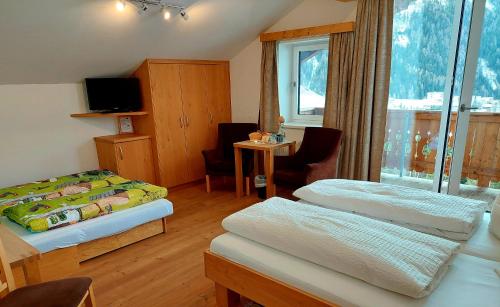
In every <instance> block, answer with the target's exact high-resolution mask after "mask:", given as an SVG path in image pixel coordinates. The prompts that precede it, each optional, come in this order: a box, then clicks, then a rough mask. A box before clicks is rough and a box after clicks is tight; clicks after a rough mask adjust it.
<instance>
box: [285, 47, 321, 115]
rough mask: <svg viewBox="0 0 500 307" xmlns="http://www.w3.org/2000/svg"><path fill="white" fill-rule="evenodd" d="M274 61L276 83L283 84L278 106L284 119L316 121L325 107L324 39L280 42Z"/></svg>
mask: <svg viewBox="0 0 500 307" xmlns="http://www.w3.org/2000/svg"><path fill="white" fill-rule="evenodd" d="M278 61H279V64H278V67H279V68H278V79H279V84H280V87H285V90H281V89H280V104H281V105H280V108H281V111H282V114H284V115H285V117H286V118H287V122H295V123H318V124H320V123H321V122H322V121H323V112H324V109H325V94H326V79H327V75H328V39H324V38H322V39H315V40H308V41H297V42H285V43H281V44H280V46H279V53H278ZM287 84H288V86H287ZM286 88H288V89H289V90H288V91H287V90H286Z"/></svg>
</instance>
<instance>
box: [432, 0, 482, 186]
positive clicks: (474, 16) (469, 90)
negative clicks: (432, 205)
mask: <svg viewBox="0 0 500 307" xmlns="http://www.w3.org/2000/svg"><path fill="white" fill-rule="evenodd" d="M465 1H467V0H457V1H456V7H455V19H454V23H453V36H452V40H453V41H452V46H454V47H455V48H452V49H451V50H450V56H449V62H448V73H447V76H451V77H449V78H447V80H446V86H445V92H444V93H445V95H444V97H445V103H443V109H442V111H441V123H440V128H439V138H438V147H437V155H436V163H435V168H434V174H435V176H434V181H433V191H435V192H440V193H445V194H454V195H457V194H458V193H459V190H460V180H461V178H462V167H463V161H464V156H465V145H466V142H467V133H468V128H469V121H470V108H471V105H472V95H473V91H474V85H475V79H476V72H477V63H478V59H479V49H480V45H481V34H482V30H483V21H484V13H485V5H486V0H473V4H472V13H471V23H470V29H469V35H468V38H467V48H466V58H465V65H464V76H463V81H462V86H461V91H460V97H459V102H460V105H463V108H460V106H459V108H458V110H457V113H458V114H457V121H456V129H455V138H454V141H453V146H452V148H453V153H452V157H451V165H450V176H449V178H448V185H447V187H446V188H443V178H444V172H445V166H446V155H447V152H448V148H447V144H448V136H449V132H450V123H451V115H452V103H453V88H454V85H455V82H456V73H457V71H456V68H457V61H458V59H457V55H458V52H459V47H460V46H459V44H460V36H461V33H462V31H463V29H462V26H463V12H464V9H465ZM457 23H458V24H457Z"/></svg>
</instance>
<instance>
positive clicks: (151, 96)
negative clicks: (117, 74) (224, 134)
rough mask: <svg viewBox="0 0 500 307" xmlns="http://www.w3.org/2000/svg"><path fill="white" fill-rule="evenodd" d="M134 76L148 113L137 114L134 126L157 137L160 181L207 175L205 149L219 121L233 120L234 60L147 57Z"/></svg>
mask: <svg viewBox="0 0 500 307" xmlns="http://www.w3.org/2000/svg"><path fill="white" fill-rule="evenodd" d="M134 76H135V77H137V78H139V79H140V81H141V90H142V95H143V105H144V111H147V112H148V115H147V116H143V117H140V118H139V117H138V118H134V127H135V130H136V131H137V132H138V133H143V134H148V135H151V136H152V144H153V160H154V163H155V168H156V170H157V175H158V181H159V184H160V185H162V186H165V187H173V186H177V185H181V184H184V183H188V182H192V181H195V180H199V179H202V178H203V177H204V175H205V166H204V160H203V156H202V154H201V152H202V150H204V149H210V148H214V147H215V144H216V141H217V125H218V124H219V123H221V122H231V100H230V84H229V63H228V62H227V61H183V60H147V61H145V62H144V63H143V64H142V65H141V66H140V67H139V68H138V69H137V71H136V72H135V73H134Z"/></svg>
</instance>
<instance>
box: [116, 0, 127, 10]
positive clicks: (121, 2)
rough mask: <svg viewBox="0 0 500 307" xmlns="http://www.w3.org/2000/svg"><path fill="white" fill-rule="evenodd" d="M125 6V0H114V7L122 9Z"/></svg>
mask: <svg viewBox="0 0 500 307" xmlns="http://www.w3.org/2000/svg"><path fill="white" fill-rule="evenodd" d="M125 6H126V3H125V0H118V1H116V9H117V10H118V11H120V12H121V11H123V10H124V9H125Z"/></svg>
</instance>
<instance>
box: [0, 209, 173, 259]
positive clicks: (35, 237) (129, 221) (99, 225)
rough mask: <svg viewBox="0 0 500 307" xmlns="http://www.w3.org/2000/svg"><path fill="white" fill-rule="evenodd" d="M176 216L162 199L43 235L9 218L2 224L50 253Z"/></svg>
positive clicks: (40, 249) (36, 246)
mask: <svg viewBox="0 0 500 307" xmlns="http://www.w3.org/2000/svg"><path fill="white" fill-rule="evenodd" d="M172 213H173V206H172V203H171V202H170V201H168V200H166V199H158V200H155V201H152V202H150V203H147V204H143V205H140V206H137V207H134V208H130V209H127V210H124V211H119V212H115V213H113V214H109V215H105V216H101V217H98V218H94V219H91V220H87V221H83V222H80V223H76V224H74V225H69V226H65V227H62V228H58V229H53V230H49V231H45V232H41V233H32V232H29V231H28V230H26V229H25V228H23V227H21V226H20V225H18V224H16V223H14V222H12V221H10V220H9V219H8V218H7V217H1V218H0V222H1V223H2V224H4V225H6V226H7V227H8V228H9V229H11V230H12V231H13V232H15V233H16V234H17V235H18V236H19V237H21V238H22V239H23V240H24V241H26V242H28V243H29V244H31V245H32V246H34V247H35V248H37V249H38V250H39V251H40V252H42V253H46V252H50V251H53V250H56V249H59V248H66V247H70V246H74V245H78V244H81V243H84V242H89V241H93V240H96V239H99V238H104V237H108V236H112V235H115V234H118V233H122V232H124V231H127V230H129V229H131V228H134V227H136V226H139V225H142V224H146V223H148V222H151V221H154V220H158V219H161V218H163V217H166V216H169V215H172Z"/></svg>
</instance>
